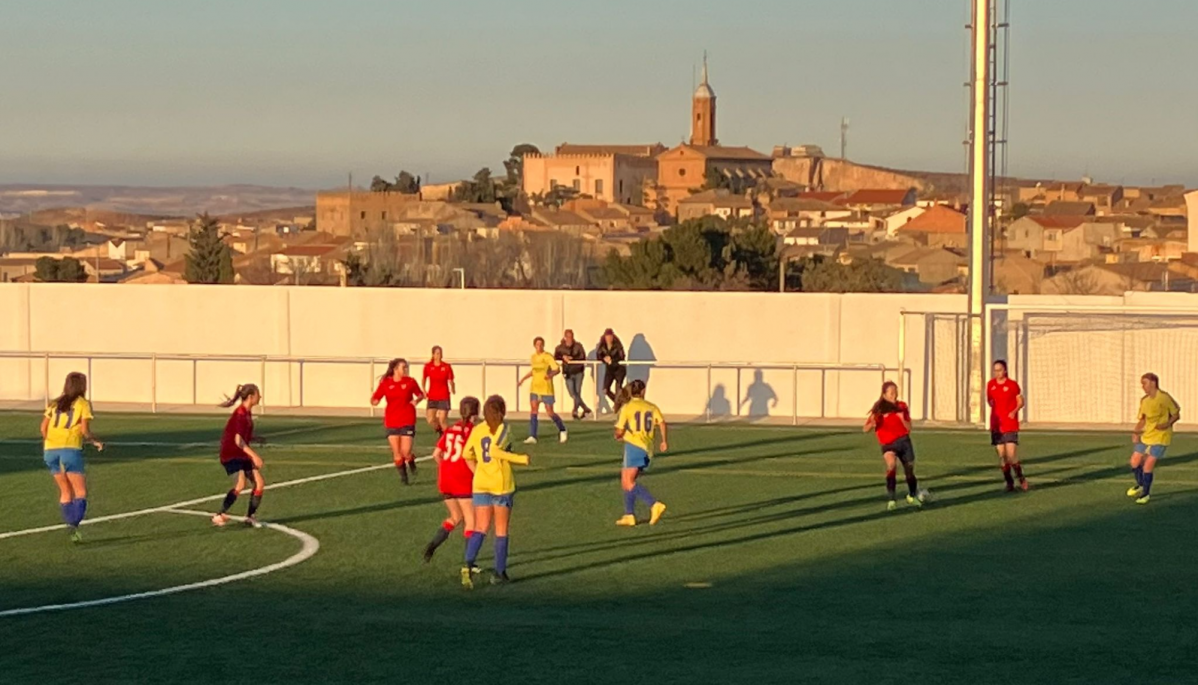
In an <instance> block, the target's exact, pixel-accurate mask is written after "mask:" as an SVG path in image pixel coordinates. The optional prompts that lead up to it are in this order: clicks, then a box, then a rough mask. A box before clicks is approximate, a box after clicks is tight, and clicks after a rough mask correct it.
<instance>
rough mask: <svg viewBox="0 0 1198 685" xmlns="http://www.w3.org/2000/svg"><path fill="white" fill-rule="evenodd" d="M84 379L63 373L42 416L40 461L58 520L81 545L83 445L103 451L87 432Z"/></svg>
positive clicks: (88, 406)
mask: <svg viewBox="0 0 1198 685" xmlns="http://www.w3.org/2000/svg"><path fill="white" fill-rule="evenodd" d="M86 396H87V376H84V375H83V374H81V373H69V374H67V380H66V383H65V384H64V385H63V389H62V394H61V395H59V396H58V398H57V399H55V400H54V401H53V402H51V403H50V406H49V407H46V413H45V415H44V416H43V417H42V440H43V442H44V444H43V447H44V449H45V452H44V456H43V458H44V460H45V462H46V466H47V467H48V468H49V469H50V475H52V476H54V483H55V484H56V485H57V486H58V504H59V506H60V507H62V520H63V521H65V522H66V524H67V527H69V528H70V529H71V540H73V541H74V542H81V541H82V540H83V538H82V536H81V535H80V534H79V524H80V523H81V522H82V521H83V517H84V515H85V514H87V481H86V479H84V477H83V442H84V441H85V440H86V441H88V442H90V443H91V444H92V445H93V446H94V447H95V448H96V449H97V450H103V449H104V443H102V442H100V441H99V440H97V439H96V438H95V436H93V435H92V433H91V421H92V418H94V417H93V416H92V405H91V403H90V402H88V401H87V397H86Z"/></svg>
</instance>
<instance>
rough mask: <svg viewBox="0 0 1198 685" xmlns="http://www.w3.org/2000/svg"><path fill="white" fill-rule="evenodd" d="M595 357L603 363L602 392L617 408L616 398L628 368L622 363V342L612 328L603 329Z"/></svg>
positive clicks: (623, 358) (622, 385)
mask: <svg viewBox="0 0 1198 685" xmlns="http://www.w3.org/2000/svg"><path fill="white" fill-rule="evenodd" d="M595 358H596V359H598V360H599V362H600V363H601V364H602V365H603V392H604V394H605V395H607V398H608V399H609V400H611V401H612V403H613V406H614V408H615V409H617V410H618V409H619V406H618V403H617V400H618V398H619V394H620V389H621V388H623V387H624V377H625V376H626V375H627V374H628V369H627V368H626V367H625V366H624V363H623V362H624V360H625V359H626V358H627V357H626V356H625V354H624V343H622V342H620V338H619V337H618V336H616V334H615V331H613V330H612V329H610V328H609V329H607V330H606V331H603V337H602V338H600V339H599V346H598V347H597V348H595Z"/></svg>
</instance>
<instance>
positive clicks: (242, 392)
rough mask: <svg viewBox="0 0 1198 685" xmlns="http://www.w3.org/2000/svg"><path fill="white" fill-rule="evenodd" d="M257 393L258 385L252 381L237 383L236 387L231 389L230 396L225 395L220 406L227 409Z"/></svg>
mask: <svg viewBox="0 0 1198 685" xmlns="http://www.w3.org/2000/svg"><path fill="white" fill-rule="evenodd" d="M258 394H259V392H258V386H256V385H254V384H253V383H246V384H245V385H239V386H237V389H236V390H234V391H233V395H232V396H229V395H225V401H224V402H221V403H220V406H221V407H224V408H225V409H228V408H229V407H232V406H233V405H235V404H240V403H242V402H244V401H246V400H247V399H249V398H250V397H253V396H254V395H258Z"/></svg>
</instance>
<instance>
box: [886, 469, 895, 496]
mask: <svg viewBox="0 0 1198 685" xmlns="http://www.w3.org/2000/svg"><path fill="white" fill-rule="evenodd" d="M896 474H897V472H896V471H895V470H894V469H890V470H889V471H887V472H886V494H888V495H890V499H894V490H895V488H896V486H897V485H898V476H897V475H896Z"/></svg>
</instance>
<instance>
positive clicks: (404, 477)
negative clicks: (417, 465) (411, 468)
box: [399, 464, 412, 485]
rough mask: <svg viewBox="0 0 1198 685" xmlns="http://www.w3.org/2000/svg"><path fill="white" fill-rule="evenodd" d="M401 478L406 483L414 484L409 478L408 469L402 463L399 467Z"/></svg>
mask: <svg viewBox="0 0 1198 685" xmlns="http://www.w3.org/2000/svg"><path fill="white" fill-rule="evenodd" d="M399 479H400V480H402V481H403V484H404V485H411V484H412V481H411V480H410V479H409V478H408V469H407V468H406V467H404V466H403V465H402V464H401V465H400V467H399Z"/></svg>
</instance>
